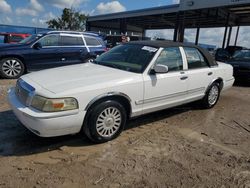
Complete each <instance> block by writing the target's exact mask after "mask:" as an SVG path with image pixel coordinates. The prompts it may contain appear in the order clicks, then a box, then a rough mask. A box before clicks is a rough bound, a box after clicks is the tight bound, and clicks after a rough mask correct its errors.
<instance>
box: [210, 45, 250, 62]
mask: <svg viewBox="0 0 250 188" xmlns="http://www.w3.org/2000/svg"><path fill="white" fill-rule="evenodd" d="M244 49H247V48H245V47H242V46H228V47H226V48H225V49H223V48H218V49H217V50H216V52H215V60H216V61H221V62H225V61H227V60H229V59H230V58H231V57H232V56H233V55H234V53H235V52H236V51H239V50H244Z"/></svg>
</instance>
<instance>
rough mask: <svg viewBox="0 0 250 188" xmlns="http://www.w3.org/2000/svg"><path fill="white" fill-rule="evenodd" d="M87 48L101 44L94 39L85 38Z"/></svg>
mask: <svg viewBox="0 0 250 188" xmlns="http://www.w3.org/2000/svg"><path fill="white" fill-rule="evenodd" d="M85 40H86V43H87V46H100V45H101V44H100V42H99V41H98V40H96V39H95V38H93V37H85Z"/></svg>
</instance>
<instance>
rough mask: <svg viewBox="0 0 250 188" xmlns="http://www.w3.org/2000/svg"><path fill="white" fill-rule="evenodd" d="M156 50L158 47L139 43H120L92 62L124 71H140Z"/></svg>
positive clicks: (144, 67)
mask: <svg viewBox="0 0 250 188" xmlns="http://www.w3.org/2000/svg"><path fill="white" fill-rule="evenodd" d="M157 50H158V48H154V47H150V46H143V45H140V44H122V45H119V46H116V47H114V48H113V49H111V50H110V51H108V52H106V53H104V54H102V55H101V56H99V57H98V58H97V59H96V61H95V62H94V63H96V64H99V65H104V66H108V67H113V68H116V69H121V70H124V71H130V72H135V73H142V72H143V71H144V70H145V69H146V67H147V66H148V64H149V63H150V61H151V60H152V58H153V57H154V55H155V53H156V51H157Z"/></svg>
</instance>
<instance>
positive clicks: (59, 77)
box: [9, 47, 234, 137]
mask: <svg viewBox="0 0 250 188" xmlns="http://www.w3.org/2000/svg"><path fill="white" fill-rule="evenodd" d="M179 48H180V51H181V54H182V59H183V71H181V72H178V71H176V72H169V73H166V74H156V75H151V74H149V71H150V69H151V68H152V67H153V65H154V62H155V60H156V59H157V57H158V56H159V54H160V53H161V51H162V50H163V48H160V49H159V50H158V52H157V53H156V54H155V56H154V58H153V59H152V61H151V62H150V64H149V65H148V66H147V68H146V70H145V71H144V72H143V73H142V74H139V73H132V72H127V71H123V70H119V69H115V68H110V67H106V66H102V65H97V64H93V63H86V64H81V65H72V66H66V67H60V68H55V69H49V70H44V71H40V72H36V73H31V74H27V75H24V76H22V77H21V79H22V80H23V81H24V82H25V83H27V84H28V85H30V86H32V87H33V88H34V89H35V94H36V95H40V96H44V97H46V98H62V97H73V98H75V99H77V101H78V103H79V109H76V110H70V111H63V112H52V113H45V112H41V111H38V110H36V109H34V108H32V107H31V106H29V105H25V104H23V103H22V102H20V100H19V99H18V97H17V95H16V93H15V88H13V89H11V90H10V91H9V102H10V105H11V107H12V109H13V111H14V113H15V115H16V116H17V117H18V119H19V120H20V121H21V122H22V124H24V125H25V126H26V127H27V128H28V129H30V130H31V131H32V132H33V133H35V134H37V135H39V136H41V137H52V136H60V135H67V134H75V133H78V132H80V130H81V129H82V126H83V122H84V118H85V115H86V113H87V110H88V108H89V107H90V106H91V104H93V103H94V102H95V101H97V100H98V99H100V98H102V97H106V96H110V97H112V96H122V97H124V98H126V99H127V100H128V101H129V103H130V106H131V113H130V117H136V116H140V115H143V114H147V113H150V112H154V111H158V110H162V109H166V108H171V107H174V106H178V105H182V104H185V103H189V102H192V101H196V100H200V99H202V98H203V97H204V96H205V93H206V91H207V89H208V88H209V86H210V85H211V84H212V83H213V82H214V81H215V80H216V79H221V80H222V82H223V84H222V86H223V88H222V91H224V90H226V89H228V88H230V87H231V86H232V85H233V83H234V77H233V76H232V75H233V68H232V66H231V65H228V64H224V63H218V66H214V67H207V68H201V69H195V70H188V64H187V59H186V55H185V52H184V50H183V48H182V47H179ZM183 77H184V78H185V79H182V78H183ZM33 96H34V93H32V95H30V97H29V99H27V100H29V101H30V100H32V97H33Z"/></svg>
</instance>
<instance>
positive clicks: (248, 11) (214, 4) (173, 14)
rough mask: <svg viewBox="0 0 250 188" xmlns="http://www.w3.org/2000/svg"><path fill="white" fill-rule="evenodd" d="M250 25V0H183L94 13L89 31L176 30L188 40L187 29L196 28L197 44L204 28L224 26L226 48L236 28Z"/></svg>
mask: <svg viewBox="0 0 250 188" xmlns="http://www.w3.org/2000/svg"><path fill="white" fill-rule="evenodd" d="M240 26H250V0H180V4H175V5H169V6H160V7H156V8H148V9H142V10H135V11H127V12H121V13H113V14H106V15H98V16H91V17H89V18H88V21H87V30H89V31H90V30H91V31H101V32H106V33H108V32H116V33H119V34H120V33H123V34H125V33H135V34H137V35H141V36H144V35H145V31H146V30H152V29H156V30H158V29H174V36H173V41H179V42H183V41H184V33H185V29H196V39H195V44H198V43H199V35H200V29H201V28H215V27H224V28H225V32H224V37H223V44H222V47H223V48H225V47H226V46H228V45H229V44H230V40H231V35H232V28H233V27H237V31H236V36H235V41H234V44H235V45H236V44H237V40H238V35H239V28H240Z"/></svg>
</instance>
